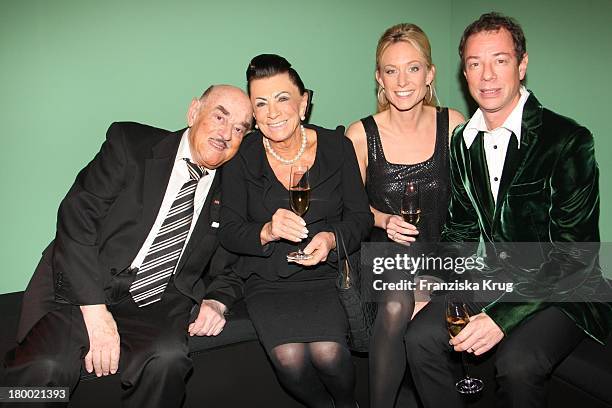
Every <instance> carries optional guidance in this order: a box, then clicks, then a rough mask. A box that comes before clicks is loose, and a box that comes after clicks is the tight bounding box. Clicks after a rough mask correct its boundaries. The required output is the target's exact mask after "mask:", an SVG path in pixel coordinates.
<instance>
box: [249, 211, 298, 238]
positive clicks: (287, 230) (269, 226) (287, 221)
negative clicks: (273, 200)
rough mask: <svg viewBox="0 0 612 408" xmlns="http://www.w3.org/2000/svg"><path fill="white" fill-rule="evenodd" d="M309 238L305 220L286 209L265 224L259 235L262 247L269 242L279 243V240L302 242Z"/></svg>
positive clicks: (275, 214)
mask: <svg viewBox="0 0 612 408" xmlns="http://www.w3.org/2000/svg"><path fill="white" fill-rule="evenodd" d="M307 237H308V229H307V228H306V222H305V221H304V219H302V217H299V216H297V215H295V214H294V213H293V212H292V211H289V210H286V209H284V208H279V209H278V210H276V212H275V213H274V215H273V216H272V220H270V221H268V222H267V223H265V224H264V226H263V228H262V229H261V232H260V233H259V238H260V240H261V245H266V244H267V243H268V242H272V241H278V240H279V239H286V240H288V241H291V242H302V240H303V239H305V238H307Z"/></svg>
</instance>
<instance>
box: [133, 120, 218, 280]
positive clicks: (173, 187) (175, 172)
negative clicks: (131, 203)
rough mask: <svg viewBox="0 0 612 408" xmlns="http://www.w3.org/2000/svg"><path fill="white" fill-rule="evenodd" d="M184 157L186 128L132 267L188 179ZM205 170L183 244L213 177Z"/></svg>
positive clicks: (187, 151) (188, 156) (186, 154)
mask: <svg viewBox="0 0 612 408" xmlns="http://www.w3.org/2000/svg"><path fill="white" fill-rule="evenodd" d="M185 159H189V160H191V150H190V149H189V129H187V130H186V131H185V132H184V133H183V136H182V137H181V141H180V144H179V147H178V151H177V152H176V159H175V160H174V165H173V166H172V173H171V174H170V181H169V182H168V187H166V193H165V194H164V200H163V201H162V204H161V207H159V212H158V213H157V218H156V219H155V223H153V227H152V228H151V230H150V231H149V235H148V236H147V239H146V240H145V242H144V244H143V245H142V247H141V248H140V251H138V255H136V258H134V260H133V261H132V265H131V267H132V268H140V265H142V261H143V260H144V258H145V256H146V255H147V252H148V251H149V247H150V246H151V244H152V243H153V240H154V239H155V237H156V236H157V232H158V231H159V228H160V227H161V225H162V224H163V222H164V220H165V219H166V215H167V214H168V211H170V207H172V203H173V202H174V199H175V198H176V195H177V194H178V192H179V191H180V190H181V187H183V184H185V183H186V182H187V181H189V170H187V163H186V162H185ZM206 171H207V172H208V175H206V176H202V178H201V179H200V181H198V186H197V187H196V191H195V197H194V200H193V205H194V208H193V219H192V221H191V227H190V229H189V234H188V235H187V239H186V240H185V245H187V242H189V238H190V237H191V233H192V232H193V228H194V227H195V224H196V222H197V221H198V217H199V216H200V212H201V211H202V207H203V206H204V201H206V196H207V195H208V191H209V190H210V186H211V185H212V181H213V179H214V178H215V170H208V169H207V170H206ZM185 245H183V250H185ZM182 255H183V254H182V252H181V256H182ZM179 262H180V258H179Z"/></svg>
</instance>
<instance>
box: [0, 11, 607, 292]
mask: <svg viewBox="0 0 612 408" xmlns="http://www.w3.org/2000/svg"><path fill="white" fill-rule="evenodd" d="M492 9H496V10H500V11H502V12H505V13H508V14H510V15H513V16H514V17H516V18H517V19H518V20H519V21H520V22H521V23H522V24H523V26H524V29H525V31H526V34H527V39H528V50H529V52H530V64H529V69H528V87H529V88H530V89H532V90H533V91H534V92H536V94H537V96H538V97H539V98H540V100H541V101H542V102H543V103H544V104H546V105H548V106H550V107H551V108H553V109H555V110H557V111H559V112H560V113H565V114H567V115H569V116H572V117H574V118H575V119H576V120H578V121H579V122H581V123H583V124H585V125H587V126H588V127H589V128H590V129H591V130H592V131H593V132H594V133H595V135H596V143H597V149H598V158H599V162H600V166H601V170H602V174H604V175H606V174H608V173H610V172H611V171H612V160H610V158H609V157H607V156H609V155H610V152H611V151H612V149H611V148H610V146H611V144H612V141H611V140H610V139H609V138H606V136H607V130H608V126H606V125H607V122H605V115H604V109H603V106H605V105H604V98H607V97H608V95H610V94H611V92H610V91H612V89H611V85H610V81H609V80H607V77H606V76H605V75H604V74H607V73H609V72H611V71H612V60H611V54H612V53H611V52H610V45H609V41H610V39H612V35H611V34H612V27H610V25H609V24H608V16H610V15H611V12H612V3H610V2H609V1H607V0H600V1H585V2H582V3H580V6H579V5H578V2H574V1H541V2H533V1H530V2H527V1H524V0H518V1H516V0H515V1H514V2H513V3H512V5H506V2H503V1H501V0H498V1H461V2H459V1H452V0H439V1H436V2H423V1H414V0H378V1H376V2H374V1H372V0H369V1H367V0H354V1H348V0H337V1H326V0H311V1H309V2H303V1H302V2H291V1H288V0H259V1H257V2H251V1H233V2H231V1H227V2H215V3H211V4H208V2H207V1H202V0H200V1H190V0H182V1H175V2H167V1H161V0H149V1H145V0H135V1H129V2H124V1H118V0H108V1H106V2H98V1H91V0H81V1H78V0H58V1H55V2H48V1H46V0H26V1H23V0H5V1H3V2H2V3H1V4H0V61H1V64H2V68H1V69H0V89H2V90H3V92H2V93H0V107H1V109H0V123H2V133H1V135H2V141H1V142H0V188H1V189H2V192H3V198H4V199H3V200H2V201H0V214H1V215H0V222H1V225H2V232H3V233H2V237H1V238H0V259H2V262H3V268H2V274H3V276H2V278H1V279H0V293H6V292H13V291H19V290H23V289H24V288H25V286H26V284H27V282H28V280H29V277H30V276H31V274H32V271H33V270H34V268H35V266H36V263H37V262H38V259H39V256H40V252H41V251H42V250H43V249H44V247H45V246H46V245H47V243H48V242H49V241H50V240H51V239H52V238H53V235H54V230H55V214H56V211H57V206H58V204H59V202H60V200H61V199H62V197H63V196H64V194H65V193H66V191H67V190H68V188H69V186H70V185H71V183H72V181H73V180H74V177H75V175H76V173H77V172H78V170H79V169H80V168H82V167H83V166H84V165H85V164H86V163H87V162H88V161H89V160H90V159H91V158H92V157H93V155H94V154H95V153H96V152H97V151H98V148H99V146H100V144H101V143H102V141H103V140H104V133H105V131H106V128H107V127H108V125H109V124H110V123H111V122H113V121H118V120H133V121H138V122H144V123H148V124H152V125H155V126H159V127H163V128H168V129H179V128H181V127H183V126H184V124H185V121H184V116H185V113H186V109H187V106H188V104H189V102H190V100H191V98H192V97H194V96H197V95H199V94H200V93H201V91H202V90H203V89H205V88H206V87H207V86H208V85H210V84H212V83H232V84H237V85H240V86H242V85H244V70H245V68H246V65H247V63H248V61H249V60H250V58H251V57H253V56H254V55H257V54H260V53H263V52H272V53H278V54H281V55H283V56H285V57H286V58H287V59H288V60H289V61H290V62H292V64H293V65H294V67H295V68H296V69H297V70H298V71H299V72H300V74H301V75H302V78H303V79H304V81H305V83H306V86H308V87H309V88H311V89H313V90H314V91H315V99H314V110H313V114H312V117H311V121H312V122H313V123H317V124H321V125H323V126H328V127H333V126H336V125H337V124H344V125H348V124H349V123H351V122H352V121H354V120H357V119H359V118H361V117H363V116H365V115H367V114H369V113H371V112H372V111H373V110H374V108H375V99H374V90H375V83H374V79H373V69H374V52H375V46H376V41H377V39H378V37H379V36H380V34H381V33H382V31H383V30H384V29H385V28H387V27H388V26H390V25H392V24H395V23H398V22H403V21H406V22H414V23H417V24H419V25H420V26H421V27H422V28H423V29H424V30H425V31H426V32H427V33H428V35H429V37H430V40H431V42H432V47H433V54H434V55H433V57H434V61H435V63H436V64H437V66H438V76H437V82H438V94H439V96H440V99H441V101H442V103H443V104H444V105H448V106H453V107H456V108H458V109H459V110H461V111H462V112H464V113H465V114H469V113H471V112H469V108H468V104H467V102H466V98H465V96H464V94H463V92H462V90H461V85H460V84H461V82H459V80H460V77H459V76H458V74H459V73H458V57H457V52H456V46H457V43H458V41H459V38H460V35H461V32H462V30H463V28H464V27H465V25H467V24H468V23H469V22H470V21H472V20H473V19H475V18H476V17H477V16H478V15H479V14H481V13H482V12H485V11H489V10H492ZM603 179H604V180H605V177H604V178H603ZM601 190H602V222H601V227H602V239H604V240H610V238H612V218H611V217H610V216H609V215H608V214H607V211H606V209H608V208H610V206H611V204H610V203H611V202H612V189H610V188H609V187H608V185H606V184H605V182H601Z"/></svg>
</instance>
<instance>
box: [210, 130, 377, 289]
mask: <svg viewBox="0 0 612 408" xmlns="http://www.w3.org/2000/svg"><path fill="white" fill-rule="evenodd" d="M307 127H308V128H309V129H313V130H315V131H316V133H317V151H316V158H315V161H314V163H313V165H312V167H311V170H310V187H311V193H310V206H309V208H308V211H307V212H306V214H305V215H304V216H303V218H304V220H305V221H306V224H307V228H308V231H309V233H308V235H309V237H310V238H312V237H314V236H315V235H316V234H317V233H318V232H321V231H328V232H333V231H334V229H337V230H340V231H341V233H342V235H343V237H344V240H345V243H346V246H347V250H348V251H349V252H354V251H356V250H358V249H359V247H360V244H361V242H362V241H363V240H364V239H365V238H366V237H367V236H368V234H369V232H370V229H371V228H372V225H373V223H374V218H373V216H372V213H371V212H370V207H369V205H368V197H367V195H366V192H365V189H364V187H363V183H362V181H361V176H360V173H359V166H358V164H357V158H356V156H355V150H354V149H353V145H352V143H351V141H350V140H349V139H348V138H346V137H345V136H344V128H343V127H341V126H339V127H338V128H336V129H335V130H330V129H325V128H322V127H319V126H314V125H308V126H307ZM262 137H263V135H262V134H261V133H260V132H259V131H256V132H254V133H252V134H250V135H249V136H247V137H246V138H245V140H244V141H243V143H242V145H241V147H240V150H239V152H238V154H237V155H236V157H235V158H234V159H233V160H232V161H231V162H229V163H228V164H227V165H226V168H225V169H224V174H223V179H222V191H223V201H222V206H221V229H220V231H219V238H220V241H221V244H222V245H223V246H225V247H226V248H227V249H228V250H230V251H233V252H236V253H238V254H240V255H242V256H241V258H240V261H239V262H238V267H237V271H236V272H237V273H238V275H240V276H241V277H243V278H248V277H249V276H250V275H252V274H257V275H259V276H260V277H262V278H263V279H266V280H269V281H275V280H278V279H279V278H281V277H290V276H292V275H294V274H296V273H299V272H306V273H307V275H308V276H309V277H314V276H315V274H316V275H318V274H322V275H327V274H329V273H335V270H336V267H335V266H332V265H333V264H334V261H335V260H336V258H337V257H336V256H335V252H336V251H332V252H330V254H329V256H328V261H327V262H326V263H321V264H319V265H315V266H313V267H303V266H301V265H298V264H294V263H288V262H287V253H289V252H291V251H294V250H295V249H296V244H295V243H293V242H290V241H286V240H282V239H281V240H279V241H275V242H270V243H268V244H266V245H263V246H262V245H261V241H260V232H261V229H262V228H263V226H264V224H265V223H267V222H268V221H270V220H271V219H272V215H273V214H274V213H275V212H276V210H277V209H278V208H286V209H290V204H289V192H288V191H287V189H286V188H285V187H284V186H283V185H282V184H281V183H280V181H278V179H277V178H276V176H275V174H274V172H273V171H272V168H271V167H270V164H269V163H268V160H267V158H266V152H265V149H264V147H263V143H262ZM305 270H307V271H305Z"/></svg>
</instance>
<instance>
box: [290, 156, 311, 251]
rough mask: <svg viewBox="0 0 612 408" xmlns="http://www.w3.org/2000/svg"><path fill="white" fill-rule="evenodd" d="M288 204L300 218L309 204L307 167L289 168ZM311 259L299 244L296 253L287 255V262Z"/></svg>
mask: <svg viewBox="0 0 612 408" xmlns="http://www.w3.org/2000/svg"><path fill="white" fill-rule="evenodd" d="M289 203H290V204H291V210H292V211H293V212H294V213H295V214H297V215H299V216H300V217H302V216H303V215H304V214H305V213H306V211H308V206H309V204H310V181H309V180H308V166H302V165H299V166H291V175H290V179H289ZM310 258H312V255H308V254H306V253H304V251H303V250H302V247H301V245H300V244H298V249H297V251H293V252H290V253H288V254H287V261H292V262H294V261H303V260H306V259H310Z"/></svg>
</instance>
